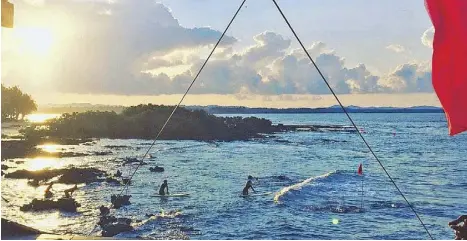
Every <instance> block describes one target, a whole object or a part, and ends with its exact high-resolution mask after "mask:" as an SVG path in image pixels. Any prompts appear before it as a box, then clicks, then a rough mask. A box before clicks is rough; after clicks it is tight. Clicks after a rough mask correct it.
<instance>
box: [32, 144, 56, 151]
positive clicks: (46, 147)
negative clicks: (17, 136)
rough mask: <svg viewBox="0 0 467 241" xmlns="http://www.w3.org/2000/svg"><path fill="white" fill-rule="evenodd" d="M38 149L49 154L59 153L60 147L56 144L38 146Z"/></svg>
mask: <svg viewBox="0 0 467 241" xmlns="http://www.w3.org/2000/svg"><path fill="white" fill-rule="evenodd" d="M37 147H38V148H40V149H42V150H43V151H46V152H49V153H54V152H59V150H58V147H59V146H58V145H55V144H45V145H38V146H37Z"/></svg>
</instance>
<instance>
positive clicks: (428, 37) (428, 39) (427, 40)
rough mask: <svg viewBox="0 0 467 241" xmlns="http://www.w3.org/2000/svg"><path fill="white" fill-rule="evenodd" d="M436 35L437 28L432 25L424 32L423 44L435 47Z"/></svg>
mask: <svg viewBox="0 0 467 241" xmlns="http://www.w3.org/2000/svg"><path fill="white" fill-rule="evenodd" d="M434 36H435V28H434V27H431V28H429V29H427V30H425V32H423V35H422V38H421V40H422V44H423V45H425V46H427V47H429V48H433V38H434Z"/></svg>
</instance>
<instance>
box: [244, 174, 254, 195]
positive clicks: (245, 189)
mask: <svg viewBox="0 0 467 241" xmlns="http://www.w3.org/2000/svg"><path fill="white" fill-rule="evenodd" d="M250 177H251V176H248V181H247V182H246V185H245V187H244V188H243V195H248V189H250V188H251V190H253V192H256V191H255V189H253V183H252V182H251V179H252V178H250Z"/></svg>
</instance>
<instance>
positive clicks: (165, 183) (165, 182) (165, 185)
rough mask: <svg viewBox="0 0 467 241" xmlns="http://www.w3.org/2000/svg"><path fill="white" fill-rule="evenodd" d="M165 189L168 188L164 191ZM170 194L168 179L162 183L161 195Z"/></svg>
mask: <svg viewBox="0 0 467 241" xmlns="http://www.w3.org/2000/svg"><path fill="white" fill-rule="evenodd" d="M164 189H167V192H164ZM165 194H167V195H169V186H168V185H167V180H164V183H162V185H161V188H160V189H159V195H165Z"/></svg>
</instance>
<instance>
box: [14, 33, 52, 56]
mask: <svg viewBox="0 0 467 241" xmlns="http://www.w3.org/2000/svg"><path fill="white" fill-rule="evenodd" d="M14 35H15V39H16V40H17V42H16V44H17V45H18V48H19V49H20V51H22V52H24V53H28V54H36V55H41V56H43V55H46V54H48V53H49V52H50V49H51V48H52V46H53V44H54V41H55V39H54V34H53V33H52V31H51V30H50V29H47V28H42V27H17V28H15V29H14Z"/></svg>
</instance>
